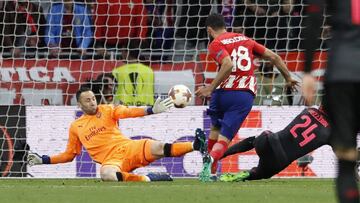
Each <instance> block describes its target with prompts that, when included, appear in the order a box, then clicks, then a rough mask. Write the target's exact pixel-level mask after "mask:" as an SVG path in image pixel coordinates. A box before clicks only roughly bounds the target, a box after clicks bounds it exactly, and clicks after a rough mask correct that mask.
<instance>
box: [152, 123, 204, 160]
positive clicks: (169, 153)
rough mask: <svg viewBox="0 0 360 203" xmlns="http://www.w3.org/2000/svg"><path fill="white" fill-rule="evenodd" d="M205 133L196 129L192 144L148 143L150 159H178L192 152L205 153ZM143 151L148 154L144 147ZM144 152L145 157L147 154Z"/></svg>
mask: <svg viewBox="0 0 360 203" xmlns="http://www.w3.org/2000/svg"><path fill="white" fill-rule="evenodd" d="M205 139H206V138H205V133H204V132H203V131H202V130H201V129H196V131H195V139H194V142H176V143H163V142H159V141H152V142H149V143H150V154H151V157H152V158H151V159H154V160H156V159H160V158H162V157H179V156H183V155H184V154H186V153H189V152H192V151H194V150H197V151H201V152H204V151H205ZM145 151H146V152H148V149H147V147H146V146H145ZM146 152H145V156H146V155H147V154H148V153H146Z"/></svg>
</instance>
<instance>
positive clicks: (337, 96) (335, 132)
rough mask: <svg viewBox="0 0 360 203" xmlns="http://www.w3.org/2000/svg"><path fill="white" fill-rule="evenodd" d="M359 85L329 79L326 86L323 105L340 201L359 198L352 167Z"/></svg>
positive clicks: (357, 125)
mask: <svg viewBox="0 0 360 203" xmlns="http://www.w3.org/2000/svg"><path fill="white" fill-rule="evenodd" d="M359 88H360V87H359V85H355V84H351V83H330V84H329V83H328V84H326V86H325V90H326V94H325V100H324V107H325V111H326V112H327V113H328V115H329V120H330V123H331V128H332V131H331V136H330V143H331V145H332V147H333V149H334V152H335V154H336V156H337V157H338V175H337V179H336V189H337V194H338V198H339V200H340V202H359V191H358V186H357V183H356V174H355V170H354V167H355V166H356V161H357V156H358V152H357V148H356V144H357V143H356V138H357V132H358V130H359V122H360V119H359V116H360V113H359V111H360V106H359V99H360V98H359V97H360V96H359V91H358V90H359Z"/></svg>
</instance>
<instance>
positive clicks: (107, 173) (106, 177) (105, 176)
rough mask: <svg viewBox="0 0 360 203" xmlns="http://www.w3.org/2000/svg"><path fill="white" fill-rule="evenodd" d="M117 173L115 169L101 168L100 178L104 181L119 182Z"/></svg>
mask: <svg viewBox="0 0 360 203" xmlns="http://www.w3.org/2000/svg"><path fill="white" fill-rule="evenodd" d="M116 172H118V170H117V169H116V168H115V167H108V166H105V167H101V169H100V177H101V180H103V181H118V178H117V176H116Z"/></svg>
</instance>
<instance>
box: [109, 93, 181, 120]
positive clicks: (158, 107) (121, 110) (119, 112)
mask: <svg viewBox="0 0 360 203" xmlns="http://www.w3.org/2000/svg"><path fill="white" fill-rule="evenodd" d="M173 106H174V103H173V101H172V100H171V98H166V99H164V100H162V99H161V98H160V97H158V98H157V99H156V101H155V103H154V105H153V106H150V107H147V108H139V107H133V108H128V107H126V106H122V105H119V106H116V107H115V108H114V111H113V118H114V119H116V120H118V119H122V118H135V117H142V116H146V115H151V114H157V113H163V112H166V111H168V110H169V109H170V108H171V107H173Z"/></svg>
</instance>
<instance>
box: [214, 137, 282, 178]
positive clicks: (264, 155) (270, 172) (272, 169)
mask: <svg viewBox="0 0 360 203" xmlns="http://www.w3.org/2000/svg"><path fill="white" fill-rule="evenodd" d="M270 133H271V132H270V131H264V132H263V133H262V134H261V135H260V136H258V137H256V138H255V140H253V141H252V143H253V147H255V150H256V153H257V155H258V156H259V163H258V166H257V167H254V168H252V169H251V170H249V171H241V172H240V173H237V174H224V175H222V176H221V177H220V180H221V181H223V182H238V181H245V180H260V179H267V178H270V177H272V176H274V175H275V174H277V173H278V172H280V171H281V170H283V169H284V168H285V167H286V165H280V164H278V163H277V162H276V157H275V155H274V152H273V150H272V148H271V146H270V143H269V142H268V139H267V136H268V135H269V134H270Z"/></svg>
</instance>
